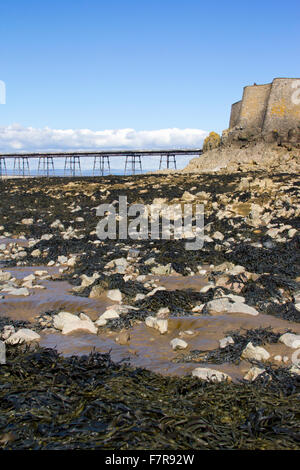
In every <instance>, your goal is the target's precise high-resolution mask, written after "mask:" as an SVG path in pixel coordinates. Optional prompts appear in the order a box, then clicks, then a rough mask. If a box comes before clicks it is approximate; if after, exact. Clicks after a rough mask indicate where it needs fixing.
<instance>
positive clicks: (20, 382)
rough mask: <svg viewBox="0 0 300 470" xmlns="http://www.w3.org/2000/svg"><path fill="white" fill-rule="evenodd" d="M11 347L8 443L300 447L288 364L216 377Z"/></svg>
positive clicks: (4, 389)
mask: <svg viewBox="0 0 300 470" xmlns="http://www.w3.org/2000/svg"><path fill="white" fill-rule="evenodd" d="M7 353H8V354H7V359H8V360H7V364H6V365H3V366H1V368H0V384H1V385H0V447H2V448H4V449H15V450H17V449H19V450H20V449H22V450H24V449H36V450H55V449H68V450H72V449H113V450H132V449H135V450H139V449H151V450H164V449H166V450H184V449H186V450H191V449H299V420H298V418H299V390H300V377H299V376H292V375H290V374H289V373H288V371H287V370H286V369H278V370H273V371H272V374H273V375H272V380H271V381H266V382H265V383H262V379H259V380H258V379H257V380H256V381H255V382H254V383H252V384H249V383H240V384H233V383H228V382H224V383H219V384H212V383H206V382H202V381H200V380H199V379H197V378H193V377H182V378H178V377H163V376H161V375H159V374H155V373H152V372H149V371H146V370H144V369H132V368H131V367H129V366H128V365H126V364H116V363H113V362H112V361H111V359H110V356H109V354H99V353H93V354H90V355H89V356H82V357H68V358H63V357H61V356H60V355H58V354H57V352H55V351H54V350H49V349H38V350H36V351H30V350H25V351H24V350H21V349H20V347H16V346H14V347H10V346H9V347H8V351H7ZM274 384H276V387H274Z"/></svg>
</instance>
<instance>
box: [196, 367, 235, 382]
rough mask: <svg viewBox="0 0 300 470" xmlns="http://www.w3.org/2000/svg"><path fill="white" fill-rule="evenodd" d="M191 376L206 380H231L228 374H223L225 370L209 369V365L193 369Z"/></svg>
mask: <svg viewBox="0 0 300 470" xmlns="http://www.w3.org/2000/svg"><path fill="white" fill-rule="evenodd" d="M192 376H193V377H198V378H199V379H201V380H205V381H206V382H222V381H224V380H228V381H229V382H231V380H232V379H231V377H230V375H228V374H225V372H220V371H218V370H214V369H210V368H209V367H197V368H196V369H194V370H193V372H192Z"/></svg>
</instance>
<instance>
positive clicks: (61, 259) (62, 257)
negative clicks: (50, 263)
mask: <svg viewBox="0 0 300 470" xmlns="http://www.w3.org/2000/svg"><path fill="white" fill-rule="evenodd" d="M57 261H58V262H59V263H60V264H66V263H67V262H68V258H67V257H66V256H63V255H62V256H59V257H58V258H57Z"/></svg>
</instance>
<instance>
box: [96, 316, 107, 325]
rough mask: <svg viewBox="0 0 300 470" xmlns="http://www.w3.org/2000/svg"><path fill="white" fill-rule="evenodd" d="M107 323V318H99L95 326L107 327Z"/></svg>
mask: <svg viewBox="0 0 300 470" xmlns="http://www.w3.org/2000/svg"><path fill="white" fill-rule="evenodd" d="M106 323H107V320H105V318H101V317H99V318H98V320H96V321H95V325H97V326H105V325H106Z"/></svg>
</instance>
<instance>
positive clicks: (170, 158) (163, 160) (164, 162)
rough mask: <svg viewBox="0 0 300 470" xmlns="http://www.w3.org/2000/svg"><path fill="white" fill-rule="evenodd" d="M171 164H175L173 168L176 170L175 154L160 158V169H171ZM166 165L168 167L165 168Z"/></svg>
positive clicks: (163, 155)
mask: <svg viewBox="0 0 300 470" xmlns="http://www.w3.org/2000/svg"><path fill="white" fill-rule="evenodd" d="M171 164H173V168H174V169H175V170H176V169H177V166H176V155H175V154H167V155H165V154H162V155H161V156H160V161H159V169H160V170H162V169H164V168H167V169H169V168H170V167H171ZM165 165H166V166H165Z"/></svg>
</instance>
